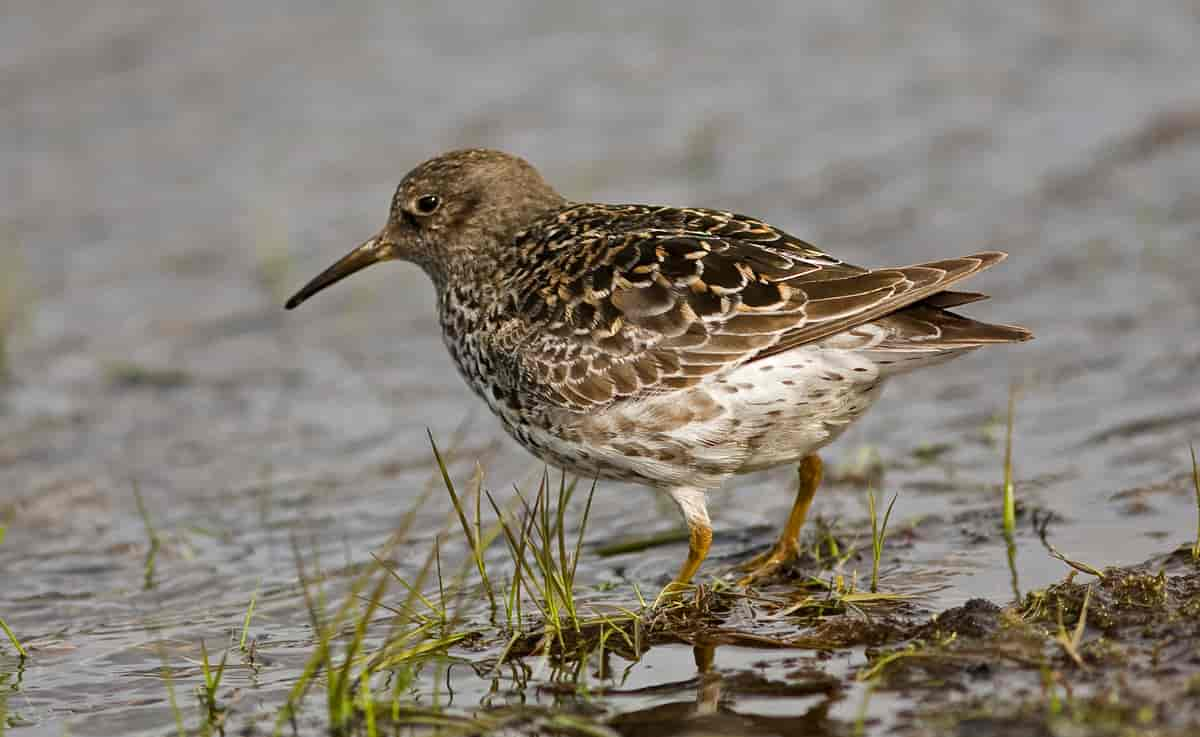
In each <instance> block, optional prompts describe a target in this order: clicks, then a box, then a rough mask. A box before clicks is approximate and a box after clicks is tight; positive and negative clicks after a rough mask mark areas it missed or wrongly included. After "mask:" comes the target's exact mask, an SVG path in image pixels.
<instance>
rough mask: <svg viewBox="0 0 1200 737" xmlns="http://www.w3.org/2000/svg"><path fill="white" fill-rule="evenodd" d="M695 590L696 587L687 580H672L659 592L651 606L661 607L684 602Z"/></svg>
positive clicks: (653, 607)
mask: <svg viewBox="0 0 1200 737" xmlns="http://www.w3.org/2000/svg"><path fill="white" fill-rule="evenodd" d="M695 590H696V587H695V586H694V585H692V584H691V583H689V582H687V581H672V582H671V583H669V584H667V585H666V586H664V587H663V590H662V591H660V592H658V596H656V597H655V598H654V603H653V604H652V605H651V606H650V608H651V609H661V608H662V607H664V606H666V605H668V604H674V603H678V602H682V601H683V600H684V599H686V598H687V597H688V596H689V595H690V594H691V593H692V592H693V591H695Z"/></svg>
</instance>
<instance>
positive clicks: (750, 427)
mask: <svg viewBox="0 0 1200 737" xmlns="http://www.w3.org/2000/svg"><path fill="white" fill-rule="evenodd" d="M1004 257H1005V255H1004V254H1003V253H999V252H995V251H986V252H982V253H977V254H974V255H971V256H964V257H961V258H952V259H945V260H941V261H934V262H929V263H924V264H917V265H913V266H903V267H893V268H883V269H864V268H861V267H858V266H853V265H850V264H846V263H844V262H842V261H840V260H838V259H836V258H833V257H832V256H829V255H828V254H826V253H824V252H822V251H821V250H819V249H817V248H816V247H814V246H812V245H811V244H808V243H806V242H804V241H802V240H799V239H797V238H795V237H793V236H791V235H789V234H788V233H785V232H784V231H782V230H779V229H778V228H775V227H774V226H771V225H768V224H767V223H764V222H762V221H760V220H756V219H754V218H751V217H747V216H744V215H737V214H734V213H729V212H723V211H717V210H705V209H695V208H674V207H655V206H647V205H606V204H592V203H571V202H567V201H566V200H564V199H563V198H562V197H561V196H560V195H558V193H557V192H555V191H554V190H553V189H552V188H550V187H549V185H547V184H546V183H545V182H544V181H543V180H542V178H541V176H540V175H539V174H538V173H537V171H536V170H534V169H533V167H531V166H530V165H529V164H528V163H526V162H525V161H523V160H521V159H519V158H517V157H514V156H510V155H508V154H503V153H500V152H495V151H486V150H478V149H475V150H468V151H458V152H452V153H449V154H445V155H443V156H440V157H438V158H435V159H432V160H430V161H428V162H426V163H424V164H422V165H420V166H418V167H417V168H416V169H414V170H413V171H412V172H410V173H409V174H408V175H407V176H406V177H405V178H404V181H403V182H401V184H400V186H399V188H398V189H397V192H396V196H395V198H394V199H393V203H392V211H391V217H390V218H389V220H388V223H387V225H386V226H385V228H384V229H383V230H382V231H381V232H380V233H379V234H378V235H377V236H375V237H374V238H372V239H371V240H369V241H367V242H366V243H364V244H363V245H362V246H360V247H359V248H357V249H355V251H353V252H352V253H350V254H349V255H347V256H346V257H345V258H343V259H342V260H341V261H339V262H338V263H337V264H335V265H334V266H332V267H330V268H329V269H327V270H326V271H325V272H324V273H322V274H321V275H319V276H318V277H316V278H315V279H313V280H312V282H310V283H309V284H308V285H307V286H305V287H304V288H303V289H302V290H301V291H300V292H299V293H297V295H296V296H295V297H293V298H292V299H291V300H289V302H288V305H287V306H288V308H289V309H290V308H293V307H295V306H297V305H298V304H299V303H300V302H301V301H303V300H305V299H307V298H308V297H309V296H311V295H312V294H314V293H315V292H317V291H319V290H321V289H323V288H325V287H326V286H329V285H330V284H332V283H334V282H335V281H338V280H339V279H341V278H344V277H345V276H347V275H349V274H351V273H353V272H354V271H357V270H358V269H361V268H363V267H365V266H367V265H369V264H371V263H375V262H377V261H381V260H387V259H404V260H409V261H413V262H415V263H417V264H419V265H420V266H421V267H422V268H423V269H424V270H425V271H426V272H427V273H429V275H430V276H431V277H432V279H433V281H434V284H435V286H436V289H437V294H438V303H439V317H440V320H441V324H442V327H443V333H444V335H445V339H446V345H447V347H448V349H449V350H450V353H451V355H452V357H453V358H454V361H455V364H456V365H457V366H458V367H459V369H460V371H461V372H462V373H463V375H464V377H465V378H466V380H467V382H468V383H469V384H470V386H471V387H472V388H473V389H474V390H475V391H476V393H478V394H479V395H480V396H481V397H482V398H483V399H484V400H485V401H486V402H487V403H488V405H489V406H490V407H491V408H492V409H493V411H495V412H496V414H497V415H498V416H499V417H500V419H501V420H502V422H503V423H504V425H505V427H506V428H507V429H508V430H509V431H510V432H511V433H512V434H513V436H514V437H516V438H517V439H518V440H519V441H520V442H521V443H522V444H523V445H525V446H526V447H527V448H529V449H530V450H531V451H532V452H534V453H535V454H537V455H538V456H539V457H541V458H543V459H544V460H546V461H548V462H550V463H552V464H554V465H557V466H560V467H563V468H565V469H567V470H570V471H573V472H576V473H580V474H583V475H585V476H592V477H601V478H615V479H622V480H627V481H637V482H641V483H645V484H648V485H651V486H655V487H657V488H661V489H664V490H666V491H667V492H668V493H670V494H671V495H672V497H674V498H675V499H676V501H677V502H679V504H680V506H681V508H682V509H683V511H684V514H685V518H686V519H687V521H688V524H689V526H690V527H691V529H692V530H693V539H692V546H691V552H690V555H689V562H688V563H687V564H685V566H684V570H682V571H681V572H680V575H679V576H678V577H677V581H679V582H683V581H685V580H687V579H688V578H690V576H691V575H692V573H694V571H695V568H696V567H697V566H698V565H699V561H700V560H701V559H702V558H703V555H704V552H705V551H706V549H707V542H706V541H707V539H708V536H709V532H708V529H709V528H708V517H707V512H706V511H705V509H704V501H703V500H704V497H703V490H704V489H708V488H712V487H714V486H716V485H718V484H720V483H721V482H722V481H723V480H724V479H726V478H728V477H729V476H732V475H734V474H736V473H741V472H745V471H750V470H756V469H759V468H766V467H770V466H772V465H778V464H780V463H788V462H799V461H801V460H802V459H808V460H805V461H804V464H802V470H803V472H802V474H801V475H802V478H807V479H808V480H809V482H810V484H809V485H811V486H812V488H811V489H804V488H802V490H801V494H800V497H799V498H798V499H797V504H796V508H795V510H794V511H793V518H798V521H797V519H793V520H792V523H789V525H788V526H787V528H786V529H785V534H784V536H783V537H781V539H780V542H779V543H777V545H776V548H775V549H774V550H773V551H772V553H771V554H770V555H768V556H767V557H766V558H765V559H763V560H760V561H758V562H757V563H758V565H757V569H756V575H762V574H764V573H766V572H768V571H770V570H773V569H774V567H776V566H777V565H778V564H779V563H780V562H781V561H782V560H783V559H784V558H786V557H788V556H789V555H790V554H792V553H794V551H795V533H796V532H798V529H799V525H800V524H802V523H803V516H804V514H803V513H804V511H805V510H806V509H807V505H808V502H809V501H810V500H811V496H812V492H813V491H815V486H816V483H818V482H819V477H820V466H819V461H817V460H816V456H815V455H813V453H814V451H816V450H817V449H819V448H820V447H822V446H824V445H825V444H827V443H828V442H830V441H832V440H833V439H834V438H836V437H837V435H838V434H840V432H841V431H842V430H843V429H844V428H845V427H846V426H847V425H848V424H849V423H850V422H852V421H853V420H854V419H856V418H857V417H858V416H859V415H861V414H862V412H864V411H865V410H866V409H867V407H868V406H869V405H870V404H871V402H873V401H874V399H875V398H876V397H877V396H878V393H879V390H880V388H881V385H882V381H883V380H884V379H885V378H886V377H887V376H889V375H892V374H895V373H899V372H902V371H906V370H910V369H912V368H915V367H918V366H923V365H928V364H932V363H937V362H940V361H943V360H946V359H948V358H952V357H954V356H956V355H960V354H961V353H963V352H965V351H967V350H970V349H973V348H977V347H979V346H982V345H985V344H989V343H1009V342H1017V341H1022V340H1027V339H1028V338H1030V337H1031V335H1030V333H1029V332H1028V331H1027V330H1025V329H1024V328H1020V327H1013V326H1007V325H991V324H986V323H981V322H978V321H975V320H971V319H969V318H966V317H963V316H960V315H957V314H955V313H953V312H950V311H948V310H949V308H952V307H958V306H961V305H965V304H968V303H970V302H974V301H977V300H980V299H985V296H984V295H982V294H977V293H972V292H951V291H947V288H948V287H950V286H952V285H954V284H955V283H956V282H958V281H960V280H962V279H965V278H967V277H969V276H971V275H973V274H975V273H977V272H979V271H982V270H983V269H986V268H989V267H991V266H994V265H995V264H997V263H999V262H1000V261H1001V260H1003V259H1004ZM804 469H807V470H804ZM806 474H807V475H806ZM793 523H794V524H793ZM793 528H794V529H793Z"/></svg>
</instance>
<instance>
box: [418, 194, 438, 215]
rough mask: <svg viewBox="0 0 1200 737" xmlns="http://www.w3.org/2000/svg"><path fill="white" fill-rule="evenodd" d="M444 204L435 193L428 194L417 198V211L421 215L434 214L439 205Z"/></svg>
mask: <svg viewBox="0 0 1200 737" xmlns="http://www.w3.org/2000/svg"><path fill="white" fill-rule="evenodd" d="M440 204H442V200H441V198H440V197H438V196H437V195H435V194H427V195H424V196H423V197H418V198H417V213H418V214H420V215H432V214H433V213H434V212H435V211H436V210H437V209H438V205H440Z"/></svg>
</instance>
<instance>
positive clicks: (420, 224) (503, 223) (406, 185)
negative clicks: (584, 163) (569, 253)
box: [286, 149, 564, 310]
mask: <svg viewBox="0 0 1200 737" xmlns="http://www.w3.org/2000/svg"><path fill="white" fill-rule="evenodd" d="M563 203H564V200H563V198H562V197H561V196H560V195H559V194H558V193H557V192H555V191H554V190H553V189H552V188H551V187H550V185H548V184H546V182H545V181H544V180H543V179H542V176H541V175H540V174H539V173H538V172H537V170H536V169H534V168H533V167H532V166H531V165H530V164H529V163H528V162H526V161H525V160H524V159H522V158H520V157H517V156H513V155H511V154H506V153H502V152H500V151H491V150H488V149H466V150H462V151H452V152H450V153H447V154H443V155H441V156H438V157H436V158H433V159H430V160H428V161H426V162H425V163H423V164H421V165H419V166H417V167H416V168H415V169H413V170H412V171H410V172H409V173H408V174H407V175H405V177H404V179H403V180H402V181H401V182H400V185H399V186H398V187H397V188H396V194H395V195H394V196H393V197H392V209H391V212H390V213H389V214H388V220H387V224H386V225H385V226H384V227H383V229H382V230H380V231H379V232H378V233H377V234H375V235H374V236H373V237H371V238H369V239H368V240H367V241H365V242H364V243H362V244H361V245H360V246H358V247H357V248H355V249H354V250H353V251H351V252H350V253H348V254H346V255H345V256H343V257H342V258H341V259H339V260H338V261H337V262H336V263H335V264H333V265H332V266H330V267H329V268H328V269H326V270H325V271H323V272H321V273H320V274H318V275H317V276H316V277H314V278H313V279H312V281H310V282H309V283H308V284H306V285H304V287H303V288H301V289H300V291H298V292H296V294H295V295H294V296H293V297H292V298H291V299H289V300H288V301H287V305H286V306H287V308H288V309H289V310H290V309H293V308H295V307H298V306H299V305H300V304H301V303H302V302H304V301H305V300H307V299H308V298H309V297H311V296H312V295H314V294H316V293H317V292H319V291H321V290H322V289H324V288H325V287H328V286H330V285H332V284H334V283H336V282H338V281H341V280H342V279H345V278H346V277H348V276H350V275H351V274H353V273H355V272H357V271H360V270H362V269H364V268H366V267H368V266H370V265H371V264H374V263H378V262H380V261H390V260H393V259H399V260H403V261H412V262H413V263H416V264H418V265H420V266H421V267H422V268H423V269H425V271H426V272H428V273H429V274H430V275H431V276H433V278H434V281H435V282H440V281H443V280H444V279H445V278H446V276H447V274H452V273H454V272H455V271H457V270H461V269H470V268H473V267H476V268H477V267H479V266H484V265H485V264H486V263H489V262H490V261H491V260H492V259H494V258H495V253H494V251H495V250H496V249H497V248H501V249H502V248H504V247H505V246H506V245H508V244H510V243H511V242H512V240H513V237H514V236H515V235H516V234H517V233H518V232H519V231H521V230H522V229H524V228H525V227H527V226H528V225H529V224H530V223H532V222H533V221H534V220H536V219H537V218H538V217H540V216H542V215H544V214H546V213H547V212H549V211H550V210H553V209H555V208H557V207H561V206H562V205H563ZM485 256H487V257H490V258H488V259H485V258H483V257H485Z"/></svg>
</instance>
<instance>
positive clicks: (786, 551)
mask: <svg viewBox="0 0 1200 737" xmlns="http://www.w3.org/2000/svg"><path fill="white" fill-rule="evenodd" d="M821 469H822V466H821V458H820V457H819V456H818V455H817V454H815V453H814V454H812V455H809V456H805V457H804V460H802V461H800V474H799V475H800V483H799V487H800V488H799V489H798V490H797V491H796V501H795V503H793V504H792V512H791V514H789V515H788V519H787V522H786V523H785V524H784V526H783V531H782V532H780V533H779V540H777V541H776V542H775V545H774V546H772V548H771V549H770V550H768V551H767V552H765V553H763V554H762V555H757V556H755V557H754V558H752V559H751V560H749V561H748V562H746V563H744V564H743V565H742V566H741V569H742V570H743V571H746V575H745V576H744V577H742V578H741V579H740V580H739V581H738V585H739V586H749V585H750V584H752V583H754V582H755V581H758V580H759V579H762V578H765V577H766V576H769V575H770V574H772V573H774V572H775V571H776V570H778V569H779V567H780V566H781V565H783V564H784V563H786V562H787V561H790V560H792V559H793V558H795V557H796V556H797V555H798V554H799V553H800V528H802V527H804V518H805V517H807V516H808V508H809V507H811V506H812V500H813V497H814V496H815V495H816V493H817V487H818V486H820V485H821Z"/></svg>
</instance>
